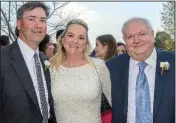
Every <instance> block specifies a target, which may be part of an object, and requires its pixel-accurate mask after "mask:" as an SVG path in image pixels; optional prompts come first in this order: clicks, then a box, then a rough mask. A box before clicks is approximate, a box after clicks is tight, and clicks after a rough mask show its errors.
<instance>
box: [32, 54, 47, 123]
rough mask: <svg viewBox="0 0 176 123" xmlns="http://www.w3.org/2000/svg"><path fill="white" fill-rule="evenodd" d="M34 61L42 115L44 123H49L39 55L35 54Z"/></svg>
mask: <svg viewBox="0 0 176 123" xmlns="http://www.w3.org/2000/svg"><path fill="white" fill-rule="evenodd" d="M34 61H35V67H36V74H37V82H38V89H39V95H40V101H41V108H42V114H43V123H48V106H47V101H46V95H45V88H44V84H43V79H42V72H41V65H40V62H39V57H38V54H37V53H35V54H34Z"/></svg>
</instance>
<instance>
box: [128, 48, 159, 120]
mask: <svg viewBox="0 0 176 123" xmlns="http://www.w3.org/2000/svg"><path fill="white" fill-rule="evenodd" d="M156 61H157V53H156V49H155V48H154V49H153V52H152V54H151V56H150V57H149V58H148V59H147V60H146V61H145V62H146V63H147V64H148V65H147V67H146V68H145V70H144V72H145V74H146V76H147V79H148V83H149V91H150V99H151V111H152V114H153V100H154V90H155V71H156ZM138 63H139V61H135V60H134V59H132V58H130V63H129V80H128V83H129V84H128V111H127V121H128V123H135V122H136V113H135V112H136V104H135V97H136V94H135V91H136V90H135V88H136V78H137V75H138V73H139V67H138V65H137V64H138Z"/></svg>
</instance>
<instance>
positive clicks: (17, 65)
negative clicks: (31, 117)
mask: <svg viewBox="0 0 176 123" xmlns="http://www.w3.org/2000/svg"><path fill="white" fill-rule="evenodd" d="M12 45H13V46H12V52H11V58H12V60H13V61H12V65H13V67H14V69H15V71H16V72H17V74H18V76H19V78H20V80H21V83H22V84H23V86H24V88H25V90H26V92H27V93H28V94H29V96H30V97H31V98H32V100H33V102H34V104H35V105H36V106H37V108H38V109H39V110H40V108H39V104H38V100H37V96H36V93H35V89H34V86H33V82H32V79H31V76H30V73H29V71H28V68H27V66H26V63H25V61H24V58H23V56H22V53H21V51H20V48H19V46H18V44H17V41H15V42H14V44H12Z"/></svg>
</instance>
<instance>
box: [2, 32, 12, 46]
mask: <svg viewBox="0 0 176 123" xmlns="http://www.w3.org/2000/svg"><path fill="white" fill-rule="evenodd" d="M0 41H1V46H7V45H9V44H10V41H9V37H8V36H7V35H1V36H0Z"/></svg>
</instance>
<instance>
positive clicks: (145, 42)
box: [124, 20, 154, 61]
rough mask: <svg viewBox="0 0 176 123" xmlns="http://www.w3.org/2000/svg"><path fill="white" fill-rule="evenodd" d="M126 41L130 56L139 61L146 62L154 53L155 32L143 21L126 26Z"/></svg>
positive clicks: (136, 21)
mask: <svg viewBox="0 0 176 123" xmlns="http://www.w3.org/2000/svg"><path fill="white" fill-rule="evenodd" d="M124 40H125V42H126V47H127V51H128V54H129V55H130V56H131V57H132V58H133V59H135V60H137V61H144V60H146V59H147V58H148V57H149V56H150V55H151V53H152V51H153V47H154V31H153V30H152V31H150V30H149V29H148V28H147V26H146V25H145V24H144V23H143V22H142V21H139V20H135V21H132V22H130V23H129V24H128V25H127V26H126V29H125V37H124Z"/></svg>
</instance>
